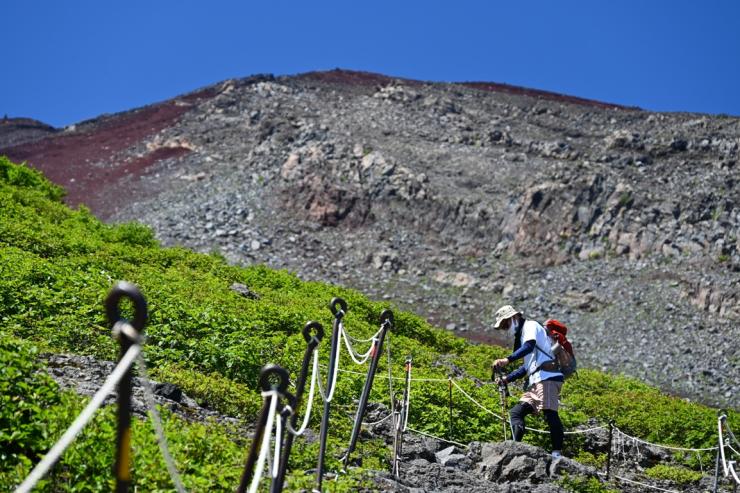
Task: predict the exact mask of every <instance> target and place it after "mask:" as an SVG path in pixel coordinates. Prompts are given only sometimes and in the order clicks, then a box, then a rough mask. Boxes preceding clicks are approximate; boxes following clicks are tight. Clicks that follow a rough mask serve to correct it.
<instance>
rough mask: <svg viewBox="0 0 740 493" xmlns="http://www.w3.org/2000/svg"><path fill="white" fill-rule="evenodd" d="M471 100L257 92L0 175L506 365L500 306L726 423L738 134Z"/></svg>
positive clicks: (497, 97) (141, 117) (51, 143)
mask: <svg viewBox="0 0 740 493" xmlns="http://www.w3.org/2000/svg"><path fill="white" fill-rule="evenodd" d="M488 89H495V88H494V87H490V88H487V87H486V86H485V85H472V84H471V85H463V84H440V83H421V82H417V81H407V80H399V79H393V78H388V77H384V76H379V75H375V74H364V73H356V72H346V71H332V72H328V73H310V74H304V75H300V76H295V77H272V76H255V77H251V78H247V79H241V80H230V81H226V82H224V83H221V84H217V85H214V86H211V87H209V88H205V89H202V90H200V91H197V92H195V93H191V94H189V95H185V96H183V97H180V98H175V99H173V100H171V101H166V102H163V103H160V104H159V105H153V106H151V107H146V108H142V109H139V110H134V111H131V112H127V113H125V114H121V115H112V116H107V117H104V118H102V119H101V120H99V121H96V120H93V121H89V122H85V123H84V124H81V125H79V126H77V127H75V128H69V129H66V130H65V131H64V132H62V133H60V134H55V135H52V136H50V137H46V138H43V139H41V140H35V141H32V142H25V143H22V144H19V145H14V146H9V145H8V144H7V142H6V141H3V143H2V144H0V153H3V154H7V155H9V156H10V157H11V158H13V159H16V160H28V161H29V163H30V164H31V165H34V166H38V167H39V168H41V169H44V170H45V171H46V172H47V174H49V176H50V177H51V178H52V179H54V180H55V181H57V182H58V183H60V184H62V185H65V186H68V187H69V188H70V191H71V192H70V197H69V198H70V200H71V201H72V203H79V202H84V203H87V204H88V205H89V206H90V207H92V208H93V211H94V212H96V213H98V214H100V215H101V216H103V217H106V218H108V219H110V220H114V221H120V220H131V219H136V220H140V221H143V222H145V223H147V224H150V225H152V226H153V227H154V229H155V231H156V232H157V235H158V237H159V238H160V239H161V240H162V241H163V243H165V244H168V245H174V244H180V245H185V246H188V247H191V248H195V249H197V250H201V251H217V252H220V253H221V254H222V255H224V256H226V257H227V258H228V259H229V260H231V261H233V262H241V263H252V262H262V263H266V264H268V265H271V266H273V267H279V268H287V269H290V270H292V271H296V272H297V273H298V274H299V275H301V276H302V277H303V278H306V279H320V280H326V281H330V282H335V283H340V284H343V285H347V286H351V287H355V288H358V289H361V290H363V291H365V292H368V293H369V294H370V295H371V296H374V297H376V298H384V299H389V300H392V301H393V302H394V303H395V304H397V305H398V306H399V307H401V308H404V309H411V310H413V311H416V312H417V313H420V314H423V315H425V316H426V317H427V318H429V319H430V320H432V321H433V322H435V323H437V324H438V325H441V326H443V327H447V328H448V329H450V330H455V331H458V332H460V334H461V335H465V336H467V337H469V338H471V339H473V340H481V341H494V342H499V343H504V344H509V341H507V340H506V338H505V336H503V335H500V334H496V333H494V332H493V331H491V329H490V326H491V322H492V313H493V311H495V309H496V308H497V307H498V305H500V304H504V303H512V304H514V305H515V306H517V307H519V308H520V309H522V310H523V311H524V312H525V313H526V314H527V315H530V316H532V317H533V318H537V319H539V320H544V319H545V318H550V317H555V318H559V319H561V320H563V321H565V322H566V323H567V324H568V325H569V326H571V327H572V339H573V342H574V344H575V346H576V350H577V354H578V356H579V361H580V362H581V364H582V365H584V366H592V367H596V368H599V369H604V370H607V371H614V372H625V373H628V374H631V375H634V376H637V377H639V378H641V379H643V380H646V381H648V382H651V383H654V384H658V385H660V386H661V387H663V388H664V389H666V390H668V391H671V392H674V393H678V394H681V395H685V396H687V397H691V398H694V399H698V400H701V401H703V402H707V403H711V404H720V405H729V406H732V407H737V391H736V389H735V388H734V387H735V382H736V381H737V375H738V374H740V346H739V345H738V344H736V343H735V342H734V341H736V340H738V336H739V335H740V329H739V328H738V325H737V320H738V317H739V316H740V292H739V290H738V276H737V272H738V271H740V238H738V224H740V210H738V209H737V206H736V204H737V203H738V201H739V200H740V197H739V196H738V189H737V186H736V180H737V178H736V177H737V157H738V147H739V146H740V119H738V118H733V117H725V116H708V115H697V114H679V113H676V114H658V113H650V112H646V111H641V110H637V109H633V108H621V107H616V106H610V105H605V104H596V103H593V102H588V101H583V100H577V99H576V100H574V99H571V100H568V99H565V98H558V97H555V96H553V95H550V96H548V95H546V94H528V93H526V92H522V91H520V92H516V91H509V92H505V91H502V90H498V91H496V90H488ZM60 156H62V157H63V159H64V160H63V161H62V160H61V157H60ZM70 180H73V181H70Z"/></svg>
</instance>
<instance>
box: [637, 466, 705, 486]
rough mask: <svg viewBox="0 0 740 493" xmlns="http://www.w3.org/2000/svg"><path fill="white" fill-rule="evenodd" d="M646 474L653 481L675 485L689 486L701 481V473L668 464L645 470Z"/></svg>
mask: <svg viewBox="0 0 740 493" xmlns="http://www.w3.org/2000/svg"><path fill="white" fill-rule="evenodd" d="M645 474H647V475H648V476H649V477H651V478H653V479H665V480H668V481H673V482H674V483H679V484H687V483H693V482H695V481H699V480H700V479H701V476H702V474H701V472H699V471H692V470H691V469H687V468H685V467H681V466H670V465H667V464H657V465H655V466H653V467H650V468H648V469H645Z"/></svg>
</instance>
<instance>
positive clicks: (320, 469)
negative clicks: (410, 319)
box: [316, 298, 347, 491]
mask: <svg viewBox="0 0 740 493" xmlns="http://www.w3.org/2000/svg"><path fill="white" fill-rule="evenodd" d="M337 305H339V307H340V308H339V309H338V308H337ZM329 309H330V310H331V312H332V314H333V315H334V323H333V325H332V331H331V355H330V357H329V371H328V373H327V375H326V387H325V388H326V395H325V396H324V415H323V416H322V417H321V432H320V434H319V463H318V466H317V468H316V489H317V490H319V491H321V483H322V481H323V479H324V455H325V454H326V436H327V434H328V433H329V411H330V409H331V400H330V399H329V396H330V395H331V394H332V392H333V391H334V389H333V388H331V387H332V382H333V380H334V372H336V371H337V358H336V356H337V354H338V349H339V324H340V323H342V318H343V317H344V313H345V312H346V311H347V303H346V302H345V301H344V300H343V299H342V298H334V299H332V300H331V303H329Z"/></svg>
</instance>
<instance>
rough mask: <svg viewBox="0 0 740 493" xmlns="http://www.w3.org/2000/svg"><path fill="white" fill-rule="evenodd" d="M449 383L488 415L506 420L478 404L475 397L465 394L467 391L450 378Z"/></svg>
mask: <svg viewBox="0 0 740 493" xmlns="http://www.w3.org/2000/svg"><path fill="white" fill-rule="evenodd" d="M448 381H449V382H452V385H454V386H455V387H457V389H458V390H459V391H460V392H462V393H463V395H464V396H465V397H467V398H468V399H470V401H472V402H473V403H474V404H475V405H477V406H478V407H479V408H481V409H483V410H484V411H485V412H487V413H489V414H492V415H494V416H496V417H497V418H498V419H504V418H502V417H501V416H499V415H498V414H496V413H494V412H493V411H491V410H490V409H488V408H487V407H485V406H484V405H483V404H481V403H480V402H478V401H476V400H475V399H473V397H471V396H470V394H468V393H467V392H465V391H464V390H463V388H462V387H460V386H459V385H458V384H457V382H455V381H454V380H453V379H452V378H450V379H449V380H448Z"/></svg>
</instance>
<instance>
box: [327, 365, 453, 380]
mask: <svg viewBox="0 0 740 493" xmlns="http://www.w3.org/2000/svg"><path fill="white" fill-rule="evenodd" d="M320 366H321V368H323V369H326V365H320ZM339 371H341V372H342V373H351V374H353V375H367V373H363V372H361V371H354V370H344V369H342V370H339ZM389 378H390V379H392V380H399V381H400V380H403V381H406V377H394V376H390V377H389ZM447 380H449V379H448V378H412V379H411V381H412V382H445V383H447Z"/></svg>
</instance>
